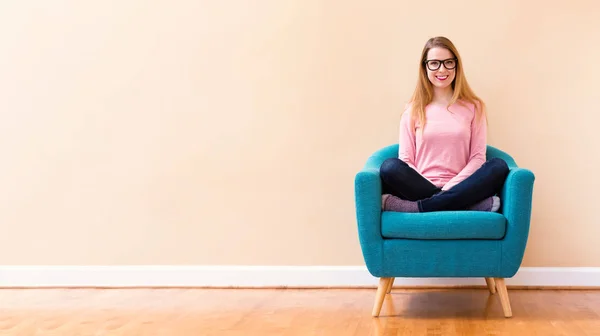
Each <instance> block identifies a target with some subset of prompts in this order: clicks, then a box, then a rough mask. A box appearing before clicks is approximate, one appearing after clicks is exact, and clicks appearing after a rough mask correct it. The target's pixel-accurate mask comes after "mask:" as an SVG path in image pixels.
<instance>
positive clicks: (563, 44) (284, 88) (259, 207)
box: [0, 0, 600, 266]
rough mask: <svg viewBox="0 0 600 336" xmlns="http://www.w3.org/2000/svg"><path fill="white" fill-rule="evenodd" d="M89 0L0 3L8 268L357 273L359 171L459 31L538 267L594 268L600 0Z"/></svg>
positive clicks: (2, 245)
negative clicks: (509, 167) (517, 182)
mask: <svg viewBox="0 0 600 336" xmlns="http://www.w3.org/2000/svg"><path fill="white" fill-rule="evenodd" d="M85 3H86V4H84V3H83V2H81V1H74V0H73V1H51V2H48V1H3V2H1V3H0V130H1V131H0V137H1V141H0V153H1V156H2V160H1V164H0V189H1V190H2V192H1V193H0V195H1V197H2V199H1V200H0V225H1V226H2V234H1V235H0V263H2V264H238V265H242V264H243V265H359V264H362V262H363V261H362V257H361V253H360V249H359V245H358V240H357V235H356V223H355V218H354V203H353V200H354V195H353V191H354V189H353V188H354V185H353V181H354V175H355V173H356V172H357V170H358V169H360V167H361V166H362V164H363V163H364V160H365V159H366V157H367V156H368V155H369V154H370V153H371V152H372V151H374V150H376V149H377V148H380V147H382V146H385V145H387V144H390V143H394V142H396V140H397V131H398V127H397V124H398V121H399V112H400V108H401V107H402V105H403V104H404V102H405V101H406V99H408V97H409V95H410V93H411V91H412V88H413V85H414V84H415V80H416V76H415V75H416V66H417V63H416V62H417V60H418V57H419V53H420V51H421V48H422V46H423V43H424V42H425V41H426V40H427V38H429V37H431V36H433V35H446V36H448V37H450V38H451V39H452V40H453V41H454V42H455V43H456V44H457V46H458V48H459V50H460V51H461V52H462V56H463V58H464V61H465V64H466V72H467V75H468V79H469V80H470V82H471V84H472V86H473V87H474V89H475V90H476V91H477V93H478V94H479V95H481V96H482V97H483V98H484V99H486V101H487V103H488V105H489V113H490V128H491V129H490V136H489V142H490V144H492V145H495V146H498V147H500V148H502V149H504V150H506V151H508V152H510V153H511V154H513V155H514V157H515V158H516V159H517V161H518V163H520V164H521V165H522V166H525V167H527V168H530V169H532V170H533V171H534V172H535V173H536V175H537V180H536V187H535V200H534V212H533V222H532V228H531V239H530V243H529V246H528V249H527V252H526V257H525V262H524V266H600V244H598V237H599V236H600V219H599V215H598V210H597V209H598V208H599V206H598V201H597V200H594V199H593V198H595V197H597V196H598V192H599V190H600V184H599V183H598V179H597V169H598V168H597V167H598V166H599V165H600V160H599V155H598V154H597V153H598V145H600V141H599V140H600V135H599V134H600V132H598V121H599V118H598V114H599V113H600V109H599V108H598V106H599V104H598V97H600V94H599V93H598V91H599V89H600V84H599V83H600V70H599V69H600V64H599V63H598V62H599V61H600V43H599V42H600V40H599V37H598V36H599V35H598V32H600V24H598V23H596V21H597V15H596V13H597V12H598V11H600V4H598V3H595V2H594V1H591V0H590V1H568V2H565V3H561V4H560V5H556V6H555V7H552V5H550V4H549V3H548V2H540V3H536V4H534V3H533V2H532V1H530V2H528V3H529V4H527V5H525V4H520V1H517V0H512V1H496V2H494V3H490V2H480V1H455V2H448V1H429V2H427V3H423V2H421V1H411V2H406V1H394V0H387V1H371V2H367V1H322V0H314V1H305V0H295V1H291V0H290V1H281V0H271V1H267V0H264V1H193V0H180V1H153V2H148V1H142V0H131V1H116V0H111V1H94V2H93V4H91V3H92V2H85ZM150 3H152V4H150ZM550 15H557V16H556V17H554V18H552V17H551V16H550Z"/></svg>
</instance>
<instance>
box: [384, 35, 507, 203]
mask: <svg viewBox="0 0 600 336" xmlns="http://www.w3.org/2000/svg"><path fill="white" fill-rule="evenodd" d="M484 109H485V104H484V103H483V101H482V100H481V99H480V98H479V97H477V95H475V93H474V92H473V90H471V88H470V87H469V84H468V83H467V79H466V78H465V75H464V72H463V66H462V61H461V57H460V54H459V53H458V50H457V49H456V47H455V46H454V44H453V43H452V42H451V41H450V40H449V39H447V38H445V37H441V36H440V37H434V38H431V39H429V40H428V41H427V43H426V44H425V47H424V48H423V51H422V53H421V62H420V64H419V81H418V83H417V87H416V89H415V92H414V95H413V97H412V100H411V102H410V104H409V105H408V106H407V108H406V110H405V113H404V114H403V115H402V118H401V121H400V139H399V143H400V149H399V153H398V158H390V159H387V160H386V161H384V162H383V164H382V165H381V179H382V182H383V188H384V195H383V197H382V208H383V209H384V210H387V211H400V212H431V211H444V210H476V211H493V212H495V211H498V209H499V208H500V198H499V197H498V196H496V194H497V193H499V192H500V189H501V187H502V185H503V184H504V180H505V179H506V176H507V175H508V165H507V164H506V162H504V161H503V160H501V159H498V158H495V159H491V160H489V161H486V148H487V119H486V115H485V111H484Z"/></svg>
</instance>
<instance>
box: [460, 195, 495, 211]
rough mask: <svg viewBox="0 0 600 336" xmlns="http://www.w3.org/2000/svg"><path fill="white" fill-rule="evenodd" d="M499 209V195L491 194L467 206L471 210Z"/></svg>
mask: <svg viewBox="0 0 600 336" xmlns="http://www.w3.org/2000/svg"><path fill="white" fill-rule="evenodd" d="M499 209H500V197H498V196H492V197H488V198H486V199H484V200H483V201H480V202H478V203H475V204H474V205H472V206H470V207H468V208H467V210H473V211H491V212H496V211H498V210H499Z"/></svg>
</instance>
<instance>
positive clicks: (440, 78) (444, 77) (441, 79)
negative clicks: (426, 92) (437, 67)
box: [435, 76, 448, 81]
mask: <svg viewBox="0 0 600 336" xmlns="http://www.w3.org/2000/svg"><path fill="white" fill-rule="evenodd" d="M435 78H437V80H439V81H445V80H446V79H448V76H435Z"/></svg>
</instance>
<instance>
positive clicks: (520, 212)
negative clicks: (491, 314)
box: [500, 167, 535, 278]
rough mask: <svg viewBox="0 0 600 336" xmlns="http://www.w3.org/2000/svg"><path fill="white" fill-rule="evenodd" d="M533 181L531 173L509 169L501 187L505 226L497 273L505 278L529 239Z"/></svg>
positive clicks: (514, 269)
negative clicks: (500, 259) (499, 266)
mask: <svg viewBox="0 0 600 336" xmlns="http://www.w3.org/2000/svg"><path fill="white" fill-rule="evenodd" d="M534 181H535V175H534V174H533V172H532V171H530V170H528V169H525V168H517V167H512V168H511V169H510V172H509V173H508V176H507V178H506V181H505V183H504V186H503V188H502V192H501V195H500V196H501V199H502V213H503V214H504V216H505V217H506V220H507V227H506V234H505V236H504V240H503V242H502V263H501V265H502V269H501V273H502V276H503V277H506V278H510V277H512V276H513V275H515V273H516V272H517V271H518V269H519V267H520V266H521V262H522V260H523V255H524V253H525V247H526V245H527V239H528V237H529V227H530V221H531V207H532V199H533V185H534Z"/></svg>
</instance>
